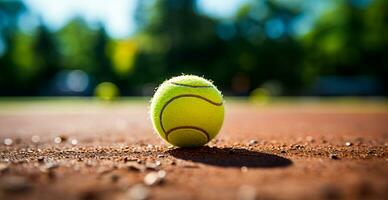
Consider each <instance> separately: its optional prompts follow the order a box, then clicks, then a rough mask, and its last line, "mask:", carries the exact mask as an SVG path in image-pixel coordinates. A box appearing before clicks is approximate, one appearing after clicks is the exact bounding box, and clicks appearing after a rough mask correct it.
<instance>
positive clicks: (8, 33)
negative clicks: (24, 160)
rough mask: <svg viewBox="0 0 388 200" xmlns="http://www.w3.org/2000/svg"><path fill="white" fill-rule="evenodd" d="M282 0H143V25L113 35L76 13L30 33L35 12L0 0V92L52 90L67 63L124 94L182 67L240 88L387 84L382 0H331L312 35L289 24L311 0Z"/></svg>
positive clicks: (139, 15) (291, 90) (387, 10)
mask: <svg viewBox="0 0 388 200" xmlns="http://www.w3.org/2000/svg"><path fill="white" fill-rule="evenodd" d="M285 2H286V1H281V0H277V1H274V0H263V1H252V2H247V3H246V4H245V5H243V6H242V7H241V8H240V10H239V11H238V12H237V13H236V15H235V16H234V17H232V18H228V19H218V18H212V17H210V16H207V15H205V14H203V13H200V12H199V11H198V10H197V8H196V5H197V1H195V0H144V1H140V3H138V5H137V9H136V11H135V18H136V20H137V22H138V32H137V33H136V34H135V35H134V36H132V37H130V38H125V39H120V40H117V39H113V38H110V37H109V36H108V35H107V33H106V31H105V29H104V27H103V25H102V24H99V25H97V26H94V27H91V26H90V25H89V24H88V23H87V22H86V21H84V19H82V18H80V17H77V18H74V19H72V20H70V21H69V22H68V23H67V24H66V25H65V26H64V27H62V28H61V29H59V30H57V31H52V30H49V29H48V28H47V27H46V26H45V24H40V25H39V26H38V27H36V29H35V30H34V31H33V32H31V33H25V32H23V31H21V30H20V27H19V26H18V20H19V18H20V16H21V15H23V14H28V12H29V11H28V10H27V9H26V8H25V6H24V5H23V2H20V1H5V2H4V1H1V2H0V16H2V19H6V21H7V23H1V22H2V21H1V20H2V19H0V42H2V43H3V46H4V47H5V51H4V52H3V54H2V55H0V91H1V92H0V95H37V94H43V95H47V94H48V95H50V94H52V93H50V90H51V89H50V88H51V87H54V86H55V84H56V83H55V81H56V78H57V76H58V74H59V73H60V72H61V71H63V70H82V71H83V72H86V73H87V74H88V75H89V76H90V77H91V79H90V80H91V82H90V84H91V86H90V88H95V87H94V86H96V84H97V83H101V82H111V83H112V84H114V85H117V86H118V88H119V89H117V90H120V91H121V94H122V95H139V94H149V92H148V93H147V92H144V91H145V90H148V89H147V88H148V87H152V86H155V85H157V84H158V83H160V82H162V81H163V80H165V79H167V78H169V77H171V76H176V75H180V74H182V73H186V74H197V75H204V76H206V77H207V78H209V79H212V80H214V81H215V82H216V84H217V85H219V86H220V88H221V89H223V90H224V91H226V94H234V95H249V94H256V93H257V90H255V88H263V85H266V84H267V83H272V82H276V83H277V85H278V86H279V88H281V89H282V90H281V91H283V94H286V95H288V94H289V95H294V94H300V92H301V91H304V90H305V89H306V88H308V87H309V86H310V85H311V84H312V83H314V82H315V81H316V80H317V79H318V78H319V77H321V76H326V75H336V76H344V77H352V76H359V75H368V76H371V77H375V78H377V80H379V81H381V82H382V83H383V84H384V85H388V83H387V80H386V78H385V77H384V75H385V74H388V57H387V56H386V55H387V52H388V49H387V46H388V45H387V44H388V35H387V34H386V33H387V32H388V30H387V29H388V26H387V24H388V4H387V3H386V2H385V1H384V0H373V1H371V3H370V5H367V6H365V7H360V6H356V5H354V1H350V0H339V1H331V2H332V3H333V7H332V9H329V10H328V11H327V12H325V13H324V14H323V15H322V16H321V17H320V18H319V19H318V20H317V21H314V26H313V27H312V29H311V30H310V31H309V32H308V33H307V34H306V35H295V34H293V33H292V30H291V29H290V27H292V25H293V23H294V21H295V19H297V18H298V17H300V16H303V14H305V13H304V12H305V11H303V9H302V6H301V5H303V2H305V1H304V0H300V1H295V2H293V3H285ZM252 91H256V92H252ZM89 94H92V91H90V93H89ZM259 94H261V93H260V91H259ZM256 96H257V95H256ZM259 96H260V95H259ZM261 96H263V95H261ZM264 96H265V95H264Z"/></svg>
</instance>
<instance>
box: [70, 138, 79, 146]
mask: <svg viewBox="0 0 388 200" xmlns="http://www.w3.org/2000/svg"><path fill="white" fill-rule="evenodd" d="M70 143H71V144H72V145H77V144H78V140H77V139H72V140H71V141H70Z"/></svg>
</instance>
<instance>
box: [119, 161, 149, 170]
mask: <svg viewBox="0 0 388 200" xmlns="http://www.w3.org/2000/svg"><path fill="white" fill-rule="evenodd" d="M124 167H126V168H127V169H128V170H129V171H137V172H143V171H145V169H146V167H145V166H143V165H141V164H139V163H137V162H133V161H132V162H127V163H125V165H124Z"/></svg>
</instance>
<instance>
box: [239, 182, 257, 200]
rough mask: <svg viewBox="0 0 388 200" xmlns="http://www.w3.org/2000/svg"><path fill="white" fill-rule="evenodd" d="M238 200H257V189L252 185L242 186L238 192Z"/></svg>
mask: <svg viewBox="0 0 388 200" xmlns="http://www.w3.org/2000/svg"><path fill="white" fill-rule="evenodd" d="M237 199H238V200H255V199H256V189H255V188H254V187H252V186H250V185H242V186H240V187H239V188H238V190H237Z"/></svg>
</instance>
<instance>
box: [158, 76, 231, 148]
mask: <svg viewBox="0 0 388 200" xmlns="http://www.w3.org/2000/svg"><path fill="white" fill-rule="evenodd" d="M150 114H151V119H152V123H153V126H154V129H155V130H156V132H157V133H158V134H159V136H160V137H162V138H163V139H164V140H165V141H167V142H168V143H170V144H172V145H174V146H178V147H198V146H202V145H204V144H206V143H208V142H209V141H210V140H211V139H213V138H214V137H215V136H216V135H217V134H218V132H219V131H220V129H221V126H222V123H223V121H224V103H223V99H222V94H221V92H220V91H219V90H217V88H216V87H215V86H214V85H213V84H212V83H211V82H210V81H208V80H206V79H204V78H201V77H198V76H194V75H182V76H178V77H174V78H171V79H170V80H167V81H165V82H164V83H163V84H162V85H160V86H159V88H158V89H157V91H156V93H155V95H154V97H153V98H152V100H151V109H150Z"/></svg>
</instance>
